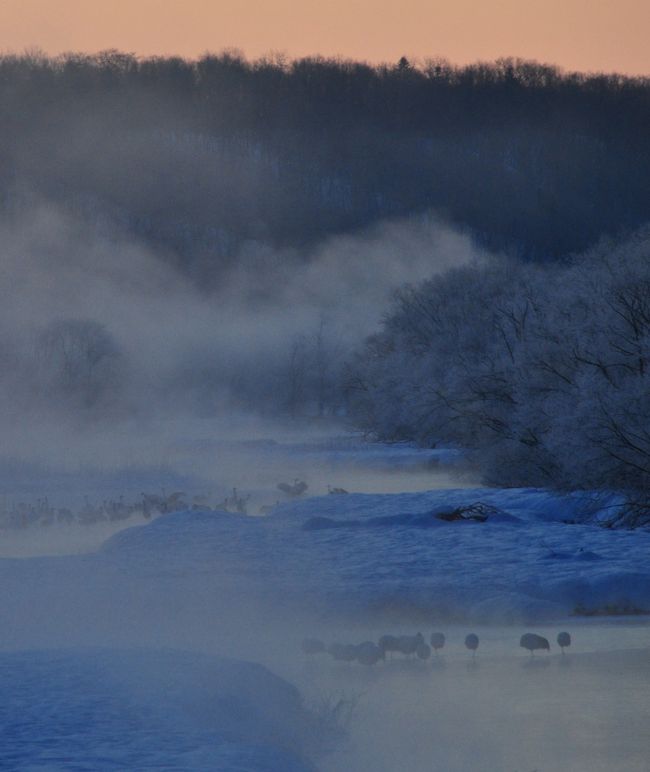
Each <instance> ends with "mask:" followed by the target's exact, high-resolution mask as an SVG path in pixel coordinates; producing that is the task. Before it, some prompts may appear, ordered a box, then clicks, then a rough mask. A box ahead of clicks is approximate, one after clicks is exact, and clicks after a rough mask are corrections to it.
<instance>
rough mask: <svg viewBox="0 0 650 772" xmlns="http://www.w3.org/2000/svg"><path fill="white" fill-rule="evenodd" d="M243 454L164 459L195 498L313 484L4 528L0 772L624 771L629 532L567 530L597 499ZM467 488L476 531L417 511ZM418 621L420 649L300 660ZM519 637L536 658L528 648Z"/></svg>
mask: <svg viewBox="0 0 650 772" xmlns="http://www.w3.org/2000/svg"><path fill="white" fill-rule="evenodd" d="M201 447H202V451H201V452H202V453H204V454H210V453H213V452H219V453H222V454H223V446H221V447H220V449H218V451H214V448H212V449H210V447H208V445H206V443H203V444H202V445H201ZM246 450H247V451H249V455H246V453H245V452H244V449H243V448H242V445H241V443H239V442H237V443H236V454H235V455H237V458H236V459H233V454H232V453H230V454H229V456H228V461H227V463H226V462H224V464H223V468H224V469H225V470H226V472H224V477H225V476H228V479H227V480H226V479H223V478H222V479H219V476H218V475H214V477H212V478H211V477H210V476H209V475H208V474H207V473H206V470H207V469H208V468H209V467H210V465H211V464H213V463H214V462H212V461H211V462H209V463H208V462H207V461H205V460H204V462H203V464H204V466H203V467H201V466H200V465H197V466H196V467H195V472H194V475H193V476H191V475H190V473H189V472H190V470H189V468H178V467H175V471H174V474H176V475H177V476H178V479H179V480H180V479H181V478H183V479H184V481H185V482H193V483H195V484H200V485H203V486H204V488H203V491H206V492H207V493H210V492H213V493H214V495H215V497H216V496H218V495H219V493H220V489H219V486H221V487H222V488H224V489H225V488H227V486H230V485H233V477H236V479H237V483H238V487H240V488H241V489H242V490H250V491H251V492H255V495H256V496H257V497H258V498H259V500H260V501H262V500H264V499H265V498H266V499H268V497H269V496H271V495H277V498H278V499H281V496H280V495H279V492H277V491H275V493H274V481H277V480H278V479H287V480H289V481H291V479H293V478H296V477H300V478H301V479H304V480H305V481H306V482H307V483H309V486H310V488H309V490H308V492H307V493H308V494H309V493H311V492H312V491H314V492H315V493H316V494H321V495H315V496H309V495H306V496H304V497H301V498H299V499H296V500H293V501H288V500H287V501H281V503H280V504H279V506H277V507H275V508H274V510H273V512H272V513H271V514H270V515H268V516H266V517H246V516H242V515H236V514H230V513H226V512H219V511H213V510H211V511H200V510H198V509H197V510H194V511H182V512H176V513H172V514H168V515H163V516H160V517H158V518H155V519H153V520H152V521H149V522H144V521H142V522H140V523H137V524H135V525H133V526H132V527H126V528H122V529H121V530H119V531H118V532H115V533H106V532H98V531H94V529H93V528H90V527H88V528H86V530H85V531H84V533H86V534H89V535H88V536H87V537H84V539H78V538H77V537H76V536H75V534H76V533H77V531H76V530H75V528H76V527H70V529H71V530H70V529H69V530H66V529H63V530H59V531H57V533H59V534H66V533H67V534H68V535H69V536H70V539H69V540H68V541H67V542H66V540H65V539H64V538H63V537H62V536H60V535H59V536H57V539H58V541H56V540H55V541H54V546H53V548H52V549H51V551H50V552H49V554H45V553H47V552H48V550H47V544H48V539H47V538H46V537H45V536H44V535H43V533H42V532H39V533H38V534H30V533H29V532H25V533H22V534H20V538H21V539H22V546H21V550H22V553H21V554H22V555H23V557H20V558H19V557H5V558H3V559H0V582H2V586H3V594H2V600H1V601H0V620H1V622H2V630H3V635H2V644H1V651H0V689H1V690H2V694H3V701H2V707H1V709H2V711H3V718H2V722H1V726H2V737H1V738H0V768H3V769H5V768H6V769H25V770H26V769H79V770H82V769H83V770H94V769H179V770H181V769H188V770H189V769H197V770H202V769H218V770H228V771H230V770H232V771H233V772H234V771H235V770H240V771H241V770H251V771H253V770H260V771H262V772H266V770H269V771H270V770H274V771H275V770H278V772H284V771H286V772H290V771H291V770H297V771H298V770H307V769H320V770H322V771H323V772H334V770H337V771H338V770H341V771H344V772H348V770H349V772H365V771H366V770H372V771H373V772H396V771H397V770H401V769H408V770H409V771H410V772H432V771H433V772H470V771H471V772H476V771H477V770H479V772H502V771H503V772H533V771H534V770H537V772H556V771H557V772H559V770H563V772H566V770H569V772H586V771H587V770H597V772H600V771H601V770H602V772H606V771H609V772H618V771H619V770H620V772H627V771H628V770H629V772H637V770H638V772H642V771H644V772H647V770H648V766H647V758H648V757H650V742H649V741H648V740H647V733H646V732H645V731H644V729H643V727H644V726H645V724H646V723H647V719H648V715H649V713H650V702H649V701H648V699H647V684H648V681H649V676H650V625H649V624H648V620H649V619H650V617H647V616H645V615H644V614H643V613H641V612H643V611H647V610H648V609H650V565H649V564H648V555H649V554H650V533H649V532H641V531H637V532H629V531H612V530H609V529H603V528H600V527H598V526H595V525H589V524H580V522H579V521H581V520H582V519H583V518H584V517H585V516H586V515H588V514H589V515H591V516H593V515H596V516H598V514H599V513H600V515H601V516H603V517H605V516H606V513H607V512H608V511H611V510H609V509H607V508H608V507H611V506H614V505H615V504H616V502H615V501H614V500H603V501H600V502H599V503H598V506H600V507H601V509H600V510H598V509H597V508H596V505H595V504H594V502H592V501H589V500H588V499H586V498H585V497H577V496H574V497H570V498H563V497H558V496H553V495H550V494H548V493H547V492H544V491H537V490H508V491H498V490H491V489H486V488H479V487H475V486H474V485H469V487H468V483H467V482H465V480H463V478H462V477H459V476H458V475H460V470H459V468H457V467H456V466H455V465H454V461H455V459H456V457H457V454H455V453H453V452H447V451H424V452H420V451H417V450H416V449H414V448H409V447H408V446H397V447H395V446H380V447H377V446H364V445H363V444H362V443H361V442H360V441H359V440H357V439H354V438H336V437H334V436H329V437H321V438H320V439H319V440H318V441H316V442H306V441H305V440H304V439H302V440H299V439H298V438H286V437H285V438H282V439H281V440H273V441H270V440H264V442H259V441H258V442H256V443H253V444H252V445H249V446H248V447H247V449H246ZM183 452H184V453H185V452H188V453H189V451H187V449H186V450H184V451H183ZM195 452H196V446H195V445H194V446H193V449H192V453H195ZM188 459H189V455H188ZM188 467H189V463H188ZM251 470H252V471H251ZM247 471H248V472H249V476H248V478H247V477H246V472H247ZM235 472H236V474H235ZM111 474H113V475H114V474H115V473H114V472H111ZM164 474H169V472H168V470H166V471H165V472H164ZM280 474H282V475H283V476H281V477H278V475H280ZM162 475H163V472H161V476H162ZM237 475H238V476H237ZM100 477H101V476H100ZM100 477H98V478H97V479H100ZM71 479H72V478H71ZM75 479H76V478H75ZM102 479H104V482H105V478H102ZM114 479H116V478H114ZM247 480H248V483H247ZM427 481H428V483H429V484H428V486H427V485H426V483H427ZM136 484H137V481H136V482H134V488H135V486H136ZM328 484H330V485H332V486H337V487H339V486H340V487H345V488H347V489H350V490H352V491H356V492H354V493H349V494H339V495H327V494H326V491H327V485H328ZM210 486H212V487H211V488H210ZM405 490H406V491H410V492H408V493H404V492H399V491H405ZM20 493H21V495H27V494H28V493H29V491H28V490H27V486H26V484H25V486H24V488H23V490H22V491H21V492H20ZM322 494H325V495H322ZM75 495H76V494H75ZM476 502H482V503H484V504H485V505H488V507H489V508H488V509H487V510H486V512H487V520H485V521H484V522H478V521H465V520H455V521H451V522H449V521H446V520H442V519H439V518H438V517H437V515H440V514H448V513H449V512H450V511H452V510H454V509H455V508H457V507H462V506H466V505H471V504H475V503H476ZM566 521H571V524H569V523H567V522H566ZM100 531H101V529H100ZM51 533H52V534H54V533H55V531H54V530H52V532H51ZM92 534H94V535H92ZM5 536H6V534H3V535H2V538H5ZM8 538H11V536H10V537H8ZM30 539H33V541H32V542H30ZM30 543H31V544H32V548H33V550H32V556H31V557H24V555H28V554H30V553H29V545H30ZM12 549H14V550H15V544H14V546H13V547H12V546H11V545H5V554H7V555H8V554H11V551H12ZM66 551H67V554H64V553H66ZM576 609H578V610H581V611H583V612H584V611H587V612H591V613H593V614H598V613H599V612H602V611H603V610H610V611H612V610H614V611H618V612H621V615H620V616H614V617H611V616H610V617H601V616H597V615H594V616H589V617H585V616H573V614H574V612H575V610H576ZM630 611H634V612H635V614H634V615H632V616H629V615H628V616H625V615H623V612H627V613H629V612H630ZM563 629H567V630H570V631H571V633H572V636H573V644H572V646H571V648H570V649H569V651H568V653H567V654H565V655H562V654H561V653H560V652H559V649H558V647H557V646H556V645H555V636H556V634H557V632H559V631H560V630H563ZM434 630H442V631H444V632H445V634H446V636H447V645H446V647H445V649H444V651H443V653H442V655H441V656H438V657H436V656H432V657H431V658H429V659H428V660H426V661H417V660H413V661H409V660H406V659H405V658H400V657H399V656H396V657H395V658H393V659H390V660H388V661H386V662H380V663H378V664H377V665H376V666H374V667H371V668H368V667H364V666H362V665H359V664H358V663H343V662H336V661H334V660H333V659H332V658H331V657H330V656H329V655H328V654H322V655H317V656H314V657H307V656H305V655H304V654H303V653H302V651H301V641H302V639H303V638H304V637H306V636H316V637H319V638H321V639H322V640H323V641H325V643H327V644H330V643H333V642H342V643H360V642H362V641H365V640H374V641H376V640H377V639H378V638H379V636H381V635H382V634H385V633H391V634H414V633H415V632H417V631H421V632H422V633H423V634H424V635H425V638H426V639H427V640H428V637H429V635H430V634H431V632H433V631H434ZM527 630H530V631H534V632H537V633H539V634H542V635H544V636H546V637H548V639H549V640H550V642H551V651H550V653H545V654H540V655H536V656H535V657H534V658H532V659H531V657H530V656H529V655H528V654H527V653H526V652H525V651H523V650H522V649H521V648H520V647H519V645H518V644H519V636H520V635H521V634H522V633H523V632H526V631H527ZM470 631H474V632H476V633H478V634H479V637H480V641H481V643H480V647H479V650H478V654H477V656H476V658H475V659H474V658H472V657H471V656H470V654H469V652H468V651H467V650H466V649H465V647H464V645H463V641H464V638H465V635H466V634H467V633H468V632H470Z"/></svg>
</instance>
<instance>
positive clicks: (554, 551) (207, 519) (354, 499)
mask: <svg viewBox="0 0 650 772" xmlns="http://www.w3.org/2000/svg"><path fill="white" fill-rule="evenodd" d="M479 501H480V502H484V503H485V504H487V505H488V506H489V507H494V508H496V510H497V511H496V512H495V514H493V515H491V516H489V517H488V519H487V521H486V522H484V523H480V522H474V521H469V522H465V521H461V522H445V521H443V520H440V519H438V517H437V516H436V515H437V514H440V513H441V512H448V511H450V510H451V509H454V508H456V507H459V506H466V505H469V504H472V503H475V502H479ZM585 503H586V499H585V497H584V496H570V497H561V496H557V495H553V494H550V493H548V492H547V491H541V490H535V489H518V490H496V489H482V488H481V489H456V490H439V491H430V492H426V493H404V494H396V495H389V494H381V495H380V494H373V495H365V494H350V495H337V496H325V497H320V498H310V499H303V500H299V501H294V502H291V503H288V504H285V505H282V506H280V507H279V508H278V509H277V510H276V511H275V513H274V514H273V515H272V516H270V517H268V518H242V517H237V516H234V515H227V514H225V513H195V512H188V513H177V514H174V515H169V516H165V517H162V518H160V519H159V520H157V521H156V522H155V523H152V524H151V525H148V526H145V527H142V528H138V529H129V530H127V531H123V532H122V533H120V534H118V535H117V536H115V537H113V538H112V539H111V540H109V542H107V544H106V546H105V548H104V550H103V554H104V556H108V555H112V556H113V559H115V560H120V559H125V558H126V556H128V561H127V562H128V564H129V565H130V566H133V565H135V564H137V565H138V566H140V569H141V570H143V569H144V567H145V566H146V565H149V566H150V570H151V571H152V572H153V571H155V565H154V563H155V564H162V563H163V562H164V563H165V565H167V566H169V565H170V564H174V565H176V566H177V567H179V568H180V567H184V569H185V570H193V571H195V572H202V571H203V572H205V571H208V570H210V571H212V572H214V571H217V570H219V569H218V568H217V567H216V562H217V560H216V559H217V557H218V562H219V564H220V565H221V566H222V567H223V566H225V565H227V566H228V573H229V576H230V577H231V578H232V572H233V571H234V572H235V573H236V572H239V574H240V575H241V576H242V578H243V577H244V576H245V577H246V579H247V581H253V582H255V581H257V582H258V583H259V588H260V590H259V591H260V592H261V593H264V594H265V595H266V596H267V597H269V599H273V598H282V601H283V602H284V603H286V602H290V601H294V602H296V603H301V602H302V603H308V604H310V605H313V604H316V605H318V604H320V605H321V606H323V607H330V606H333V607H336V608H337V609H339V610H348V611H354V612H356V611H359V610H369V609H381V608H383V607H392V608H399V607H400V606H402V607H404V608H416V609H420V610H422V611H425V612H427V613H430V614H431V615H432V616H433V617H440V618H442V617H455V618H458V617H461V618H474V619H476V620H477V621H491V620H494V621H515V620H539V619H541V618H549V617H553V616H555V617H557V616H564V615H566V614H569V613H571V612H572V611H573V610H574V609H575V608H576V607H583V608H587V609H598V608H601V607H604V606H606V605H607V606H610V607H620V608H629V607H635V608H643V609H650V568H649V567H648V564H647V555H648V554H649V552H648V551H649V549H650V533H647V532H640V531H636V532H629V531H612V530H607V529H603V528H600V527H596V526H594V525H591V524H586V523H581V522H579V521H580V519H581V517H582V516H583V513H584V510H585ZM567 523H571V524H567ZM208 563H209V564H210V565H209V566H208V565H207V564H208ZM190 565H191V566H192V568H191V569H189V568H188V567H189V566H190ZM130 570H133V569H130Z"/></svg>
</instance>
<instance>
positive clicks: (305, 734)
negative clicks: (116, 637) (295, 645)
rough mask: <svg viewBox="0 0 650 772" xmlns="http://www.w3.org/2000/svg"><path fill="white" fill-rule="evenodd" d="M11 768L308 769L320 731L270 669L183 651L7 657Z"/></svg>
mask: <svg viewBox="0 0 650 772" xmlns="http://www.w3.org/2000/svg"><path fill="white" fill-rule="evenodd" d="M0 689H1V691H2V695H3V698H2V700H1V701H0V767H2V768H3V769H64V768H65V769H79V770H81V769H93V770H99V769H102V770H105V769H115V770H124V769H138V770H145V769H165V770H220V771H223V772H230V771H232V772H235V771H236V772H245V771H246V770H250V772H307V770H311V769H312V766H311V764H310V763H309V762H307V761H304V760H302V757H303V756H304V755H305V752H306V750H307V749H308V747H309V745H310V744H311V743H312V741H313V738H314V736H315V733H316V732H317V731H318V727H317V724H316V722H315V721H314V719H313V717H312V716H311V715H310V714H309V713H308V712H307V711H306V710H305V709H304V708H303V706H302V702H301V699H300V696H299V694H298V692H297V690H296V689H295V688H294V687H292V686H291V685H290V684H288V683H287V682H286V681H284V680H282V679H281V678H278V677H277V676H274V675H273V674H272V673H270V672H269V671H268V670H267V669H266V668H264V667H262V666H260V665H254V664H251V663H247V662H238V661H232V660H226V659H220V658H216V657H208V656H203V655H198V654H192V653H186V652H178V651H150V650H147V651H144V650H143V651H137V650H136V651H110V650H105V649H103V650H72V651H28V652H19V653H2V654H0Z"/></svg>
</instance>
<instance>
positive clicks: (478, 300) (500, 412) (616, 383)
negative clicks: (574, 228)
mask: <svg viewBox="0 0 650 772" xmlns="http://www.w3.org/2000/svg"><path fill="white" fill-rule="evenodd" d="M649 357H650V229H645V230H642V231H639V232H638V233H637V234H636V235H635V236H633V237H632V238H630V239H629V240H628V241H626V242H625V243H623V244H621V245H620V246H614V245H612V244H609V243H603V244H601V245H599V246H598V247H597V248H596V249H594V250H592V251H591V252H589V253H588V254H585V255H583V256H581V257H577V258H575V259H573V260H572V261H571V262H568V263H566V264H563V265H560V266H548V265H547V266H544V267H540V266H533V265H522V264H520V263H511V262H504V261H494V262H492V263H489V264H484V265H478V266H471V267H466V268H463V269H459V270H455V271H452V272H450V273H448V274H445V275H443V276H439V277H436V278H434V279H432V280H430V281H428V282H425V283H424V284H422V285H421V286H419V287H409V288H406V289H404V290H402V291H401V292H400V293H398V295H397V296H396V298H395V301H394V304H393V307H392V309H391V311H390V313H389V315H388V316H387V318H386V320H385V323H384V325H383V329H382V330H381V331H380V332H379V333H378V334H377V335H375V336H374V337H373V338H372V339H370V340H369V341H368V342H367V344H366V346H365V348H364V350H363V351H361V352H359V353H358V354H357V357H356V359H355V361H354V362H352V363H351V364H350V366H349V374H348V387H349V389H350V394H351V406H352V410H353V413H354V416H355V417H356V420H357V422H358V424H359V426H361V427H363V428H364V429H366V430H367V431H369V432H372V433H374V434H375V435H377V436H379V437H381V438H384V439H389V440H394V439H414V440H417V441H419V442H424V443H428V444H430V443H435V442H448V443H449V442H451V443H456V444H459V445H461V446H463V447H465V448H467V449H468V451H469V452H470V454H471V455H472V456H473V457H474V458H475V459H476V461H477V462H478V463H479V464H480V465H481V467H482V469H483V470H484V475H485V478H486V480H487V481H488V482H492V483H495V484H501V485H550V486H554V487H558V488H562V489H602V488H608V489H615V490H619V491H622V492H624V494H625V495H626V497H627V500H628V503H629V512H630V514H629V516H628V522H631V521H634V522H645V521H646V520H647V521H648V522H650V496H649V495H648V490H650V477H649V475H650V372H649V362H650V360H649Z"/></svg>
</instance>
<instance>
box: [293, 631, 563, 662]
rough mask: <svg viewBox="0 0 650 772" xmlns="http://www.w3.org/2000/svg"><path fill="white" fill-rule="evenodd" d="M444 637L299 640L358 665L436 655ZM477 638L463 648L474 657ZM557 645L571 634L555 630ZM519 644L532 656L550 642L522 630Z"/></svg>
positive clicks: (309, 650)
mask: <svg viewBox="0 0 650 772" xmlns="http://www.w3.org/2000/svg"><path fill="white" fill-rule="evenodd" d="M445 643H446V638H445V634H444V633H440V632H436V633H432V635H431V637H430V639H429V643H427V642H426V640H425V638H424V636H423V635H422V633H416V634H415V635H382V636H381V638H379V640H378V641H377V642H376V643H375V642H374V641H364V642H363V643H358V644H354V643H332V644H330V645H329V646H327V645H325V643H324V642H323V641H322V640H320V639H319V638H305V639H304V640H303V642H302V651H303V653H304V654H307V655H310V656H311V655H315V654H329V655H330V656H331V657H332V659H335V660H337V661H339V662H358V663H359V664H361V665H376V664H377V663H378V662H381V661H384V660H386V658H387V657H388V658H392V657H393V656H394V655H396V654H398V655H401V656H403V657H408V658H409V659H413V658H417V659H420V660H427V659H429V657H430V656H431V652H432V651H433V652H434V653H435V654H436V655H439V653H440V652H441V651H442V649H444V647H445ZM479 644H480V639H479V637H478V635H476V633H469V635H467V636H466V637H465V648H467V649H468V650H469V651H470V652H471V653H472V657H475V656H476V652H477V650H478V647H479ZM557 644H558V646H559V647H560V649H561V651H562V654H564V650H565V649H566V648H567V647H569V646H571V635H570V634H569V633H567V632H561V633H558V636H557ZM519 645H520V646H521V647H522V648H524V649H526V650H528V651H529V652H530V655H531V656H533V655H534V653H535V652H536V651H550V648H551V646H550V643H549V641H548V639H547V638H544V637H543V636H542V635H537V633H525V634H524V635H522V636H521V639H520V640H519Z"/></svg>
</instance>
